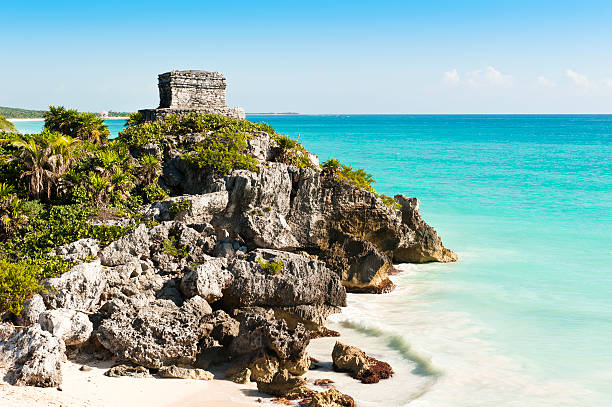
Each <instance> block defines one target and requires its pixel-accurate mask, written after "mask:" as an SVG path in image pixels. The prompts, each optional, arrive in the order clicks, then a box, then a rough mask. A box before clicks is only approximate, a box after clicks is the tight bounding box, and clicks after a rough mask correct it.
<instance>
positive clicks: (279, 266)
mask: <svg viewBox="0 0 612 407" xmlns="http://www.w3.org/2000/svg"><path fill="white" fill-rule="evenodd" d="M257 263H259V267H261V269H262V270H263V271H265V272H266V273H268V274H273V275H274V274H280V273H282V272H283V268H284V267H285V262H284V261H282V260H270V261H268V262H266V261H264V260H261V259H257Z"/></svg>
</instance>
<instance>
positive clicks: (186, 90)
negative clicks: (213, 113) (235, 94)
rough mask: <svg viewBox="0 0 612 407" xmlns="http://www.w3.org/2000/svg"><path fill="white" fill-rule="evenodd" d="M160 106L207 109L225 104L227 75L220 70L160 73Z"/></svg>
mask: <svg viewBox="0 0 612 407" xmlns="http://www.w3.org/2000/svg"><path fill="white" fill-rule="evenodd" d="M158 78H159V85H158V86H159V99H160V103H159V107H160V108H171V109H207V108H219V107H223V106H225V87H226V81H225V77H224V76H223V75H221V74H220V73H219V72H206V71H172V72H166V73H163V74H161V75H159V77H158Z"/></svg>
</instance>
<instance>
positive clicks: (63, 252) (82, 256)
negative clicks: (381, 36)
mask: <svg viewBox="0 0 612 407" xmlns="http://www.w3.org/2000/svg"><path fill="white" fill-rule="evenodd" d="M99 251H100V247H99V246H98V240H97V239H92V238H85V239H80V240H77V241H76V242H72V243H68V244H65V245H63V246H59V247H56V248H55V249H54V250H52V251H51V253H50V254H51V255H53V256H59V257H61V258H62V259H64V260H68V261H79V260H86V259H87V258H93V257H96V256H97V255H98V252H99Z"/></svg>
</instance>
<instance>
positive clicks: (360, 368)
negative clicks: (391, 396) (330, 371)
mask: <svg viewBox="0 0 612 407" xmlns="http://www.w3.org/2000/svg"><path fill="white" fill-rule="evenodd" d="M332 360H333V366H334V369H335V370H338V371H341V372H350V373H352V374H353V377H354V378H355V379H357V380H360V381H361V382H362V383H365V384H369V383H378V382H379V381H380V380H382V379H388V378H390V377H391V376H392V375H393V369H392V368H391V366H390V365H389V364H388V363H386V362H382V361H380V360H377V359H374V358H373V357H371V356H368V355H366V354H365V353H364V352H363V351H362V350H361V349H358V348H356V347H354V346H349V345H345V344H343V343H340V342H336V345H335V346H334V350H333V351H332Z"/></svg>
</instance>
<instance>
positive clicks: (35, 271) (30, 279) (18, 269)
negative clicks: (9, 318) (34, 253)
mask: <svg viewBox="0 0 612 407" xmlns="http://www.w3.org/2000/svg"><path fill="white" fill-rule="evenodd" d="M41 277H42V275H41V272H40V268H39V267H37V266H36V265H33V264H27V263H23V262H20V263H10V262H7V261H5V260H2V261H0V313H3V312H7V311H8V312H12V313H13V314H15V315H19V314H20V313H21V311H22V310H23V303H24V301H25V300H27V299H28V298H29V297H31V296H32V295H33V294H35V293H37V292H38V291H40V290H42V288H43V287H42V285H41V284H40V279H41Z"/></svg>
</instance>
